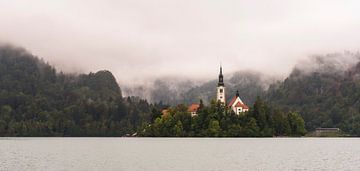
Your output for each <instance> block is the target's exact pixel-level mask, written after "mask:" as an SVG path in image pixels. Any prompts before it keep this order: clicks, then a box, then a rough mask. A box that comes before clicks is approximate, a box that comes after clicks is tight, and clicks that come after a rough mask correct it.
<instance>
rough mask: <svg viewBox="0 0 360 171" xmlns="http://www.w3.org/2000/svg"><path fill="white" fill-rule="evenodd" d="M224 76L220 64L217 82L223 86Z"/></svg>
mask: <svg viewBox="0 0 360 171" xmlns="http://www.w3.org/2000/svg"><path fill="white" fill-rule="evenodd" d="M224 85H225V84H224V76H223V74H222V66H221V65H220V74H219V83H218V86H224Z"/></svg>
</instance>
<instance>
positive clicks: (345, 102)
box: [266, 61, 360, 136]
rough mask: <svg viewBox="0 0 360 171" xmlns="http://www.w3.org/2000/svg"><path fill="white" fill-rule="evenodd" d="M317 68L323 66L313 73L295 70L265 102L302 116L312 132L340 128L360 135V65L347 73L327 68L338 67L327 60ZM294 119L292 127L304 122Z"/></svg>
mask: <svg viewBox="0 0 360 171" xmlns="http://www.w3.org/2000/svg"><path fill="white" fill-rule="evenodd" d="M317 65H319V66H320V67H319V68H317V70H316V71H312V72H310V71H303V70H300V69H294V71H293V72H292V73H291V75H290V76H289V77H288V78H286V79H285V80H284V81H283V82H279V83H277V84H274V85H272V86H271V87H270V88H269V90H268V93H267V95H266V99H267V100H268V101H270V102H272V105H276V106H279V107H280V108H281V109H282V110H284V111H296V112H299V113H301V117H302V118H303V119H304V121H305V128H306V129H307V130H309V131H314V130H315V128H319V127H330V128H331V127H337V128H340V129H341V130H342V131H344V132H345V133H346V134H351V135H354V136H360V132H359V131H358V130H359V128H358V126H357V125H358V121H357V118H360V110H359V109H360V101H359V99H360V81H359V80H360V79H359V74H360V63H358V64H357V65H356V66H354V67H352V68H348V69H346V70H339V69H337V68H333V67H330V69H329V68H326V67H328V66H332V65H336V64H334V63H331V62H326V61H321V63H319V64H317ZM322 65H324V66H326V67H321V66H322ZM293 117H294V116H291V118H292V119H291V120H290V126H291V127H297V126H296V125H297V124H296V123H299V124H301V123H300V122H301V121H300V120H297V119H296V118H293ZM293 122H294V123H293ZM292 124H295V125H292ZM293 129H294V128H293ZM299 129H303V128H299ZM299 131H300V130H299ZM300 132H302V131H300Z"/></svg>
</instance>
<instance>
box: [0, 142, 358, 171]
mask: <svg viewBox="0 0 360 171" xmlns="http://www.w3.org/2000/svg"><path fill="white" fill-rule="evenodd" d="M0 170H154V171H161V170H164V171H173V170H186V171H188V170H360V139H357V138H237V139H235V138H234V139H225V138H223V139H212V138H203V139H201V138H179V139H177V138H0Z"/></svg>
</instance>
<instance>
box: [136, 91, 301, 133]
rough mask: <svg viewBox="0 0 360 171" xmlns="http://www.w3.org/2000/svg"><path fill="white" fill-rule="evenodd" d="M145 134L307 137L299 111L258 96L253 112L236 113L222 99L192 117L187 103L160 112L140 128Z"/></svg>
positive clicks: (202, 108) (200, 109)
mask: <svg viewBox="0 0 360 171" xmlns="http://www.w3.org/2000/svg"><path fill="white" fill-rule="evenodd" d="M138 133H139V135H140V136H145V137H273V136H303V135H305V133H306V130H305V128H304V120H303V119H302V117H301V116H300V115H299V114H298V113H296V112H287V113H285V112H283V111H281V110H279V109H277V108H274V107H271V106H269V105H268V104H267V103H265V102H264V101H263V100H261V99H260V98H258V99H257V100H256V102H255V104H254V106H253V107H252V108H251V109H250V111H249V112H245V113H243V114H240V115H236V114H235V113H234V112H233V111H230V110H228V109H227V107H226V106H224V105H222V104H221V103H220V102H216V101H214V100H213V101H211V104H210V105H209V106H204V104H203V103H202V102H201V101H200V107H199V109H198V112H197V115H196V116H193V117H192V116H191V114H190V113H189V112H188V111H187V107H186V106H184V105H178V106H176V107H174V108H169V109H168V112H166V113H164V114H160V112H159V114H158V116H156V117H154V120H153V121H152V123H151V124H149V125H144V126H143V127H141V128H140V129H139V130H138Z"/></svg>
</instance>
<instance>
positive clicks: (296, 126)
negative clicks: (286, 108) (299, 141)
mask: <svg viewBox="0 0 360 171" xmlns="http://www.w3.org/2000/svg"><path fill="white" fill-rule="evenodd" d="M288 120H289V124H290V128H291V135H293V136H301V135H305V133H306V131H305V124H304V120H303V119H302V118H301V116H300V115H299V114H298V113H296V112H290V113H289V114H288Z"/></svg>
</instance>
